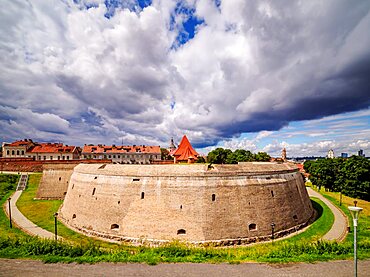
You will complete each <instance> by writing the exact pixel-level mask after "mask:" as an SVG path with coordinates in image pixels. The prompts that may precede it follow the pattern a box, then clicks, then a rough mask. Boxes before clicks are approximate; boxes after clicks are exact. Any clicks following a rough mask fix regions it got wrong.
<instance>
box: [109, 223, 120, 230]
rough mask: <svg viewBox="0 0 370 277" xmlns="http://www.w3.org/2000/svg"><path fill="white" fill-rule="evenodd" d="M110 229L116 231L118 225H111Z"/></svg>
mask: <svg viewBox="0 0 370 277" xmlns="http://www.w3.org/2000/svg"><path fill="white" fill-rule="evenodd" d="M110 229H111V230H118V229H119V225H118V224H112V225H111V226H110Z"/></svg>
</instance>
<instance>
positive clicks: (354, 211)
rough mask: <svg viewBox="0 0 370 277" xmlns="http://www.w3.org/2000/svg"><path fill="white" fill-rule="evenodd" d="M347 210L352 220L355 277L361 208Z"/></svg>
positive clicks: (352, 207)
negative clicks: (358, 222) (358, 223)
mask: <svg viewBox="0 0 370 277" xmlns="http://www.w3.org/2000/svg"><path fill="white" fill-rule="evenodd" d="M356 202H357V201H356ZM356 204H357V203H356ZM348 209H349V211H350V212H351V215H352V218H353V255H354V257H353V260H354V263H355V277H357V220H358V216H359V214H360V212H361V211H362V208H360V207H355V206H349V207H348Z"/></svg>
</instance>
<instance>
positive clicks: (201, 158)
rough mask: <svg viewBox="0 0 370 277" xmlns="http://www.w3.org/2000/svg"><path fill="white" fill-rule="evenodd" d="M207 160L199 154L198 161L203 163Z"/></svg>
mask: <svg viewBox="0 0 370 277" xmlns="http://www.w3.org/2000/svg"><path fill="white" fill-rule="evenodd" d="M205 162H206V160H205V159H204V157H203V156H198V159H197V161H196V163H198V164H202V163H205Z"/></svg>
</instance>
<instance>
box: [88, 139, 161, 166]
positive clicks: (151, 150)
mask: <svg viewBox="0 0 370 277" xmlns="http://www.w3.org/2000/svg"><path fill="white" fill-rule="evenodd" d="M81 154H82V159H100V160H102V159H108V160H112V162H113V163H119V164H150V163H151V162H153V161H157V160H160V159H161V149H160V147H159V146H145V145H132V146H115V145H111V146H106V145H101V144H99V145H85V146H84V147H83V149H82V153H81Z"/></svg>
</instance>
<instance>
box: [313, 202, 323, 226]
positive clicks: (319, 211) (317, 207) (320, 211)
mask: <svg viewBox="0 0 370 277" xmlns="http://www.w3.org/2000/svg"><path fill="white" fill-rule="evenodd" d="M311 203H312V207H313V208H314V209H315V210H316V212H317V216H316V218H315V221H317V220H319V219H320V217H321V216H322V214H323V212H324V209H323V207H322V206H321V205H320V204H319V203H317V202H315V201H313V200H311ZM315 221H314V222H315Z"/></svg>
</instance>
